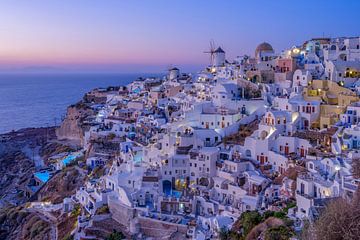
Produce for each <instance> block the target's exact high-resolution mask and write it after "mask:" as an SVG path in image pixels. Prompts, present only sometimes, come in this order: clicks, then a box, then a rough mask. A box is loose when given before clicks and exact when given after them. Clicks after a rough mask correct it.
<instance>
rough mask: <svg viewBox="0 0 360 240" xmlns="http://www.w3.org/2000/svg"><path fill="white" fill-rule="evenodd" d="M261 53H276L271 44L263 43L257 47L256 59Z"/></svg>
mask: <svg viewBox="0 0 360 240" xmlns="http://www.w3.org/2000/svg"><path fill="white" fill-rule="evenodd" d="M260 52H274V49H273V47H272V46H271V45H270V44H269V43H267V42H263V43H261V44H259V45H258V46H257V47H256V49H255V57H258V56H259V53H260Z"/></svg>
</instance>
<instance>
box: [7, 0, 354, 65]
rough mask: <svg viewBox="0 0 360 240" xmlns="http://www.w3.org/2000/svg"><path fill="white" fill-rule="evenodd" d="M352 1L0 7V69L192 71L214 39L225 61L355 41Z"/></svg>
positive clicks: (75, 1)
mask: <svg viewBox="0 0 360 240" xmlns="http://www.w3.org/2000/svg"><path fill="white" fill-rule="evenodd" d="M359 9H360V1H358V0H352V1H350V0H331V1H329V0H316V1H314V0H298V1H295V0H291V1H289V0H276V1H275V0H273V1H269V0H263V1H261V0H251V1H232V0H227V1H220V0H218V1H212V0H196V1H195V0H189V1H185V0H181V1H180V0H178V1H169V0H143V1H140V0H139V1H137V0H128V1H127V0H61V1H55V0H46V1H44V0H31V1H30V0H1V2H0V31H1V33H0V69H1V70H3V71H4V70H22V69H27V70H29V69H31V70H34V69H40V70H41V69H42V70H49V69H50V70H59V71H62V70H64V71H105V72H106V71H111V72H159V71H164V69H166V68H167V66H169V65H176V66H180V67H182V68H183V69H185V70H188V71H194V70H197V69H199V68H200V67H201V66H203V65H205V64H208V63H209V57H208V56H206V54H204V53H203V51H205V50H207V49H208V48H209V41H210V39H213V40H214V41H215V43H216V44H218V45H221V46H222V47H223V49H224V50H225V51H226V52H227V58H228V59H232V58H234V57H236V56H238V55H243V54H251V55H253V52H254V49H255V48H256V46H257V45H258V44H259V43H261V42H263V41H267V42H269V43H271V44H272V45H273V47H274V49H275V51H277V52H280V51H281V50H282V49H284V48H287V47H291V46H293V45H295V44H301V43H303V42H304V41H305V40H307V39H310V38H312V37H322V36H330V37H336V36H359V35H360V27H359V26H360V18H359Z"/></svg>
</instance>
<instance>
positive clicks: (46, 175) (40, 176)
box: [34, 171, 50, 183]
mask: <svg viewBox="0 0 360 240" xmlns="http://www.w3.org/2000/svg"><path fill="white" fill-rule="evenodd" d="M34 176H35V177H37V178H38V179H40V181H42V182H43V183H46V182H47V181H49V179H50V173H49V172H48V171H44V172H36V173H34Z"/></svg>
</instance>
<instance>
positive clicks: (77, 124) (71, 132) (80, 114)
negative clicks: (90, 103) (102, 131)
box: [56, 102, 93, 145]
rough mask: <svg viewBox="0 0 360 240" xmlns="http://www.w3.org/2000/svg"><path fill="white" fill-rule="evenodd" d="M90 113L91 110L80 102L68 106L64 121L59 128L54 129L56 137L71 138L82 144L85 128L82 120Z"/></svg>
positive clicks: (91, 112) (60, 138)
mask: <svg viewBox="0 0 360 240" xmlns="http://www.w3.org/2000/svg"><path fill="white" fill-rule="evenodd" d="M92 114H93V111H92V110H91V109H90V108H88V107H87V106H86V105H85V104H84V103H82V102H80V103H78V104H76V105H71V106H70V107H68V109H67V113H66V117H65V119H64V121H63V122H62V124H61V126H60V128H58V129H57V130H56V136H57V137H58V139H59V140H72V141H74V142H77V143H78V144H80V145H82V144H83V142H84V129H85V126H84V124H83V121H84V119H86V118H87V117H88V116H90V115H92Z"/></svg>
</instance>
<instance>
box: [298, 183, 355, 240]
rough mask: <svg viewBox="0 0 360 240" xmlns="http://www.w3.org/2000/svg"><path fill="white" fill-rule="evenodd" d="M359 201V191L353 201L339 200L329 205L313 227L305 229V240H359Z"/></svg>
mask: <svg viewBox="0 0 360 240" xmlns="http://www.w3.org/2000/svg"><path fill="white" fill-rule="evenodd" d="M359 200H360V192H359V190H358V191H357V193H356V194H355V196H354V198H353V200H352V201H347V200H345V199H342V198H339V199H336V200H333V201H331V202H330V203H328V205H327V206H326V207H325V208H324V209H323V211H321V214H320V217H319V219H318V220H317V221H315V223H314V224H313V226H308V227H307V228H304V233H303V234H302V235H303V239H316V240H328V239H344V240H350V239H359V236H360V203H359Z"/></svg>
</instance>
